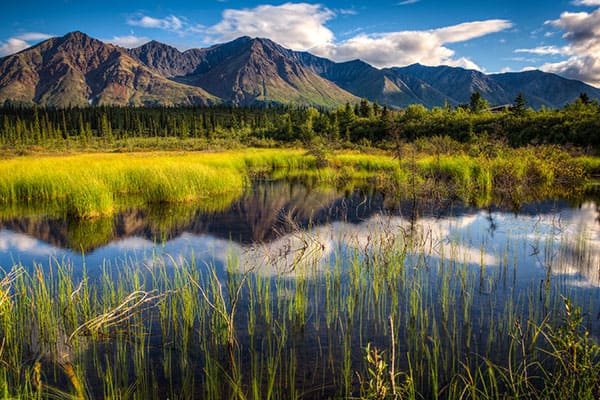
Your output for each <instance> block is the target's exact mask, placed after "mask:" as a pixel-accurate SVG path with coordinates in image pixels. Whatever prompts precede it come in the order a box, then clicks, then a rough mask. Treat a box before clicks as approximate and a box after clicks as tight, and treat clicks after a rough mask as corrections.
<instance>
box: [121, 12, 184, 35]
mask: <svg viewBox="0 0 600 400" xmlns="http://www.w3.org/2000/svg"><path fill="white" fill-rule="evenodd" d="M127 23H128V24H129V25H131V26H139V27H142V28H154V29H162V30H165V31H170V32H181V31H182V30H183V28H184V25H185V23H184V21H183V20H182V19H181V18H179V17H176V16H174V15H169V16H167V17H165V18H153V17H149V16H147V15H141V16H137V17H133V18H129V19H128V20H127Z"/></svg>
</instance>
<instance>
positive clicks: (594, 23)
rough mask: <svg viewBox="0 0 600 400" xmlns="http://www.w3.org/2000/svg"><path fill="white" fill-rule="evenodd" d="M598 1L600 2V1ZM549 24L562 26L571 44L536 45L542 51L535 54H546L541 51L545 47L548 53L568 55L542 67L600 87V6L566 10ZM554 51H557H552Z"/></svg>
mask: <svg viewBox="0 0 600 400" xmlns="http://www.w3.org/2000/svg"><path fill="white" fill-rule="evenodd" d="M597 3H599V4H600V1H597ZM582 4H583V3H582ZM587 5H592V2H591V1H589V0H588V1H587ZM546 25H551V26H554V27H557V28H560V29H561V30H562V31H563V32H564V34H563V35H562V37H563V39H564V40H566V41H567V42H568V46H564V47H562V48H553V47H552V46H547V47H541V48H537V50H538V51H540V52H538V53H535V54H544V53H542V52H541V51H543V50H544V49H546V50H547V51H548V52H547V53H545V54H561V55H565V56H569V58H568V59H566V60H563V61H560V62H556V63H546V64H544V65H542V66H541V67H540V69H541V70H543V71H547V72H553V73H556V74H560V75H564V76H566V77H568V78H573V79H579V80H582V81H584V82H587V83H589V84H591V85H595V86H600V9H597V10H595V11H593V12H591V13H587V12H577V13H572V12H564V13H562V14H561V15H560V18H559V19H556V20H552V21H546ZM530 50H536V49H530ZM554 50H556V52H555V53H550V51H554ZM530 52H532V51H530Z"/></svg>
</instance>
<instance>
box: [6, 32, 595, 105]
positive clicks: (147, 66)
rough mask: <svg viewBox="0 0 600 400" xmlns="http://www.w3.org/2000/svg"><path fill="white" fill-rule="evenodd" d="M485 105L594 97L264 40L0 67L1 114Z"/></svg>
mask: <svg viewBox="0 0 600 400" xmlns="http://www.w3.org/2000/svg"><path fill="white" fill-rule="evenodd" d="M475 91H477V92H479V93H481V95H482V97H483V98H484V99H486V100H487V101H489V102H490V103H491V104H507V103H511V102H512V101H513V99H514V98H515V97H516V96H517V95H518V94H519V93H520V92H522V93H523V96H524V97H525V98H526V99H527V101H528V105H530V106H531V107H533V108H540V107H542V106H545V107H550V108H560V107H562V106H564V105H565V104H567V103H569V102H572V101H573V100H574V99H576V98H577V97H578V96H579V95H580V94H581V93H584V92H585V93H587V94H588V96H589V97H590V98H592V99H594V98H596V99H600V89H598V88H595V87H593V86H590V85H587V84H585V83H583V82H580V81H576V80H571V79H567V78H563V77H560V76H558V75H555V74H550V73H546V72H542V71H537V70H536V71H525V72H513V73H503V74H484V73H482V72H480V71H475V70H467V69H463V68H459V67H449V66H424V65H420V64H412V65H408V66H404V67H391V68H382V69H378V68H375V67H373V66H371V65H369V64H368V63H366V62H364V61H361V60H352V61H347V62H340V63H338V62H334V61H332V60H329V59H326V58H323V57H319V56H316V55H313V54H311V53H309V52H299V51H294V50H290V49H287V48H285V47H283V46H281V45H279V44H277V43H275V42H273V41H272V40H270V39H265V38H250V37H247V36H244V37H240V38H237V39H235V40H233V41H230V42H227V43H221V44H217V45H214V46H211V47H208V48H203V49H189V50H185V51H180V50H179V49H177V48H175V47H173V46H169V45H167V44H164V43H160V42H157V41H150V42H148V43H145V44H143V45H142V46H139V47H136V48H133V49H126V48H123V47H119V46H116V45H112V44H108V43H104V42H102V41H100V40H98V39H94V38H92V37H90V36H88V35H86V34H85V33H83V32H79V31H75V32H70V33H68V34H66V35H64V36H62V37H54V38H50V39H48V40H45V41H43V42H41V43H38V44H37V45H35V46H32V47H30V48H28V49H25V50H22V51H20V52H18V53H15V54H13V55H9V56H6V57H3V58H0V104H2V103H5V102H17V103H26V104H33V103H35V104H39V105H45V106H53V107H68V106H75V105H77V106H83V105H103V104H113V105H133V106H154V105H167V106H173V105H208V104H216V103H228V104H232V105H236V106H246V105H257V104H289V103H295V104H300V105H307V106H319V107H326V108H335V107H338V106H340V105H343V104H345V103H347V102H350V103H355V102H358V101H359V100H360V99H361V98H366V99H368V100H370V101H377V102H379V103H380V104H387V105H388V106H390V107H392V108H401V107H406V106H408V105H410V104H423V105H424V106H426V107H436V106H443V105H445V104H450V105H452V106H456V105H459V104H463V103H467V102H468V101H469V97H470V95H471V93H473V92H475Z"/></svg>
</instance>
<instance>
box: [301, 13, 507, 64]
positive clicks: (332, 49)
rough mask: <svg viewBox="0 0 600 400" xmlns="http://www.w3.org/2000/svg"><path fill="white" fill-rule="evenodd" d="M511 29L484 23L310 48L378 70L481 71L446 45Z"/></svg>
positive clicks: (357, 38)
mask: <svg viewBox="0 0 600 400" xmlns="http://www.w3.org/2000/svg"><path fill="white" fill-rule="evenodd" d="M510 27H512V23H511V22H510V21H507V20H501V19H496V20H487V21H475V22H466V23H463V24H458V25H453V26H448V27H443V28H439V29H432V30H425V31H401V32H388V33H377V34H361V35H358V36H355V37H353V38H350V39H348V40H345V41H343V42H340V43H324V44H322V45H320V46H317V47H315V48H313V49H312V51H313V52H315V53H316V54H318V55H322V56H324V57H328V58H331V59H333V60H336V61H349V60H352V59H356V58H360V59H362V60H364V61H366V62H368V63H370V64H372V65H375V66H377V67H389V66H400V65H408V64H413V63H417V62H418V63H421V64H427V65H439V64H447V65H453V66H461V67H465V68H471V69H481V68H480V67H479V66H478V65H477V64H475V63H474V62H473V61H471V60H469V59H467V58H464V57H462V58H455V52H454V50H451V49H449V48H448V47H446V46H445V45H446V44H448V43H458V42H465V41H468V40H471V39H475V38H478V37H481V36H484V35H488V34H491V33H495V32H500V31H503V30H505V29H508V28H510Z"/></svg>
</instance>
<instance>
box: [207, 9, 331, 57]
mask: <svg viewBox="0 0 600 400" xmlns="http://www.w3.org/2000/svg"><path fill="white" fill-rule="evenodd" d="M334 16H335V13H334V12H333V11H331V10H329V9H328V8H325V7H323V6H321V5H318V4H307V3H285V4H282V5H279V6H273V5H260V6H257V7H255V8H246V9H241V10H234V9H228V10H225V11H223V19H222V20H221V22H219V23H218V24H216V25H214V26H212V27H210V28H208V30H207V33H208V34H209V35H211V36H213V37H214V38H215V40H218V41H228V40H232V39H235V38H237V37H239V36H252V37H267V38H269V39H271V40H274V41H275V42H277V43H280V44H282V45H283V46H286V47H289V48H292V49H295V50H306V49H309V48H312V47H314V46H317V45H321V44H323V43H328V42H331V41H332V40H333V39H334V35H333V32H332V31H331V30H329V29H328V28H327V27H325V22H327V21H329V20H330V19H332V18H333V17H334Z"/></svg>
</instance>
